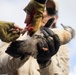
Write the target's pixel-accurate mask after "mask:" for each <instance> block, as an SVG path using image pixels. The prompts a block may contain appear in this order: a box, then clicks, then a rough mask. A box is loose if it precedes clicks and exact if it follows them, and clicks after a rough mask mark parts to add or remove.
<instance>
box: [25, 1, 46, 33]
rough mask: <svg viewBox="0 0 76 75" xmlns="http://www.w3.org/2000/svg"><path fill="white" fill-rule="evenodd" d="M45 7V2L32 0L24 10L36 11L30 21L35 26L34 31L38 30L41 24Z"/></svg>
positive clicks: (29, 12) (27, 11)
mask: <svg viewBox="0 0 76 75" xmlns="http://www.w3.org/2000/svg"><path fill="white" fill-rule="evenodd" d="M44 7H45V5H44V4H41V3H39V2H37V1H34V0H31V1H30V2H29V4H28V5H27V6H26V7H25V8H24V11H25V12H26V13H27V14H31V13H32V12H35V13H34V15H33V18H32V20H31V23H30V24H31V25H32V26H33V32H35V31H37V30H38V29H39V28H40V26H41V23H42V17H43V11H44Z"/></svg>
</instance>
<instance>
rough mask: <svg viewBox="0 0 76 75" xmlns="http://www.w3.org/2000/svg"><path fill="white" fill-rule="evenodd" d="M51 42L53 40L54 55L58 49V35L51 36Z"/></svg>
mask: <svg viewBox="0 0 76 75" xmlns="http://www.w3.org/2000/svg"><path fill="white" fill-rule="evenodd" d="M53 40H54V46H55V53H57V52H58V49H59V47H60V39H59V37H58V35H56V34H55V35H54V36H53Z"/></svg>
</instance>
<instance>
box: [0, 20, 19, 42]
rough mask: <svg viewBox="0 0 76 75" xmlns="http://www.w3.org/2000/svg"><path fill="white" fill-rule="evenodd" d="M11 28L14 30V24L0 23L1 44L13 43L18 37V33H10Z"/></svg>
mask: <svg viewBox="0 0 76 75" xmlns="http://www.w3.org/2000/svg"><path fill="white" fill-rule="evenodd" d="M12 28H13V29H14V23H10V22H4V21H0V39H1V40H2V41H3V42H11V41H15V40H16V39H17V38H18V37H19V35H20V33H19V32H18V33H14V32H13V31H10V30H11V29H12Z"/></svg>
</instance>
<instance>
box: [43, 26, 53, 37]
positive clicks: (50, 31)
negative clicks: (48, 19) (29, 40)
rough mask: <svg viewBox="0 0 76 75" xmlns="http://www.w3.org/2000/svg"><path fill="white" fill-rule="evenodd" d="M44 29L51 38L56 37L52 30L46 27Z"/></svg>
mask: <svg viewBox="0 0 76 75" xmlns="http://www.w3.org/2000/svg"><path fill="white" fill-rule="evenodd" d="M43 29H44V30H45V31H46V32H47V33H48V34H49V36H51V37H52V36H53V35H54V32H53V31H52V30H51V29H49V28H46V27H43Z"/></svg>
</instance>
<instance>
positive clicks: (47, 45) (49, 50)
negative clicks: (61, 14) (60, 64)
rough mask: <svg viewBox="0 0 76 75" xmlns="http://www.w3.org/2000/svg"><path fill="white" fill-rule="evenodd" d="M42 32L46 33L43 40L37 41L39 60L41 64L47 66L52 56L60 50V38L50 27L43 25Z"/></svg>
mask: <svg viewBox="0 0 76 75" xmlns="http://www.w3.org/2000/svg"><path fill="white" fill-rule="evenodd" d="M41 32H42V33H43V34H44V39H43V41H42V42H38V43H37V49H38V56H37V61H38V63H39V64H41V65H43V66H46V64H47V62H48V61H49V60H50V59H51V57H52V56H53V55H55V54H56V53H57V52H58V49H59V47H60V40H59V37H58V36H57V35H56V34H54V32H53V31H52V30H50V29H48V28H45V27H43V28H42V29H41ZM51 37H52V38H53V40H52V39H51Z"/></svg>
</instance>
